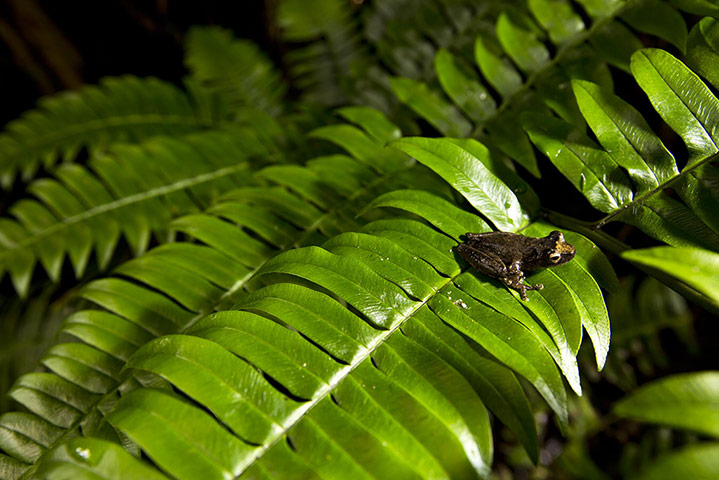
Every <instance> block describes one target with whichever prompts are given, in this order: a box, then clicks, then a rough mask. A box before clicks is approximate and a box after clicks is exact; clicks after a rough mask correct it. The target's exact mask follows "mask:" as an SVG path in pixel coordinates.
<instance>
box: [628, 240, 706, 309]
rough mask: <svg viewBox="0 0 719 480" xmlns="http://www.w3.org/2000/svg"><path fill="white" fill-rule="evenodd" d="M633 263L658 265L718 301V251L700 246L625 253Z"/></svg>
mask: <svg viewBox="0 0 719 480" xmlns="http://www.w3.org/2000/svg"><path fill="white" fill-rule="evenodd" d="M622 257H624V258H626V259H627V260H629V261H630V262H635V263H638V264H640V265H645V266H647V267H651V268H656V269H658V270H661V271H663V272H665V273H667V274H669V275H671V276H673V277H676V278H678V279H679V280H681V281H682V282H684V283H686V284H687V285H689V286H691V287H692V288H694V289H696V290H697V291H699V292H701V293H703V294H704V295H706V296H707V297H709V298H711V299H713V300H714V301H716V302H719V285H717V282H716V278H717V277H716V275H717V274H716V272H717V268H719V254H717V253H714V252H710V251H707V250H701V249H698V248H677V247H655V248H647V249H644V250H632V251H628V252H625V253H624V254H622Z"/></svg>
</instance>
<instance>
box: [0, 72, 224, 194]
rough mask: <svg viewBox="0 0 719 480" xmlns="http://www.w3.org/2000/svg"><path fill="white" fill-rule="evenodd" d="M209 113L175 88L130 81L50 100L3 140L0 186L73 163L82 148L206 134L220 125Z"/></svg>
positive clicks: (120, 80)
mask: <svg viewBox="0 0 719 480" xmlns="http://www.w3.org/2000/svg"><path fill="white" fill-rule="evenodd" d="M211 113H212V112H210V111H204V112H203V111H200V110H196V109H195V108H194V107H193V105H192V102H191V100H190V98H189V97H188V95H187V94H186V93H185V92H183V91H182V90H180V89H179V88H177V87H176V86H174V85H172V84H171V83H168V82H165V81H162V80H158V79H156V78H145V79H141V78H137V77H133V76H129V75H128V76H123V77H112V78H107V79H105V80H103V81H102V82H100V85H98V86H87V87H83V88H81V89H79V90H77V91H71V92H63V93H60V94H58V95H55V96H51V97H46V98H44V99H42V100H40V102H39V105H38V108H37V109H35V110H30V111H29V112H27V113H25V114H24V115H23V116H22V117H20V118H19V119H17V120H14V121H12V122H10V123H9V124H8V125H7V126H6V127H5V132H4V133H2V134H1V135H0V180H2V184H3V186H5V187H7V186H9V185H10V184H11V183H12V182H13V180H14V178H15V176H16V174H17V173H18V172H21V173H22V174H23V176H24V177H25V178H26V179H29V178H32V177H33V176H34V174H35V172H36V171H37V169H38V168H39V167H40V166H41V165H45V166H50V165H54V164H55V163H56V162H57V161H58V160H60V159H62V160H64V161H72V160H74V158H75V156H76V154H77V153H78V151H79V150H80V149H81V148H83V147H88V148H90V149H96V148H98V147H105V146H108V145H109V144H111V143H113V142H117V141H128V142H135V141H138V140H141V139H144V138H148V137H150V136H154V135H160V134H165V135H182V134H186V133H190V132H195V131H200V130H204V129H206V128H208V127H211V126H212V125H214V124H215V123H216V122H217V119H216V118H214V117H213V116H212V114H211Z"/></svg>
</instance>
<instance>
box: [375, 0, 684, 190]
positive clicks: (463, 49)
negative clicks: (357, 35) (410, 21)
mask: <svg viewBox="0 0 719 480" xmlns="http://www.w3.org/2000/svg"><path fill="white" fill-rule="evenodd" d="M445 3H446V5H443V6H442V7H438V6H437V5H436V4H435V2H424V3H423V5H431V6H433V8H436V9H440V10H443V11H445V12H450V11H452V9H460V10H462V11H463V12H464V17H471V16H474V19H473V21H472V22H465V23H463V24H462V25H453V26H454V30H457V31H458V32H459V38H462V37H463V36H464V37H469V38H468V39H465V41H460V40H458V35H457V33H456V32H455V31H453V29H451V28H449V25H447V24H446V22H444V21H441V20H438V18H439V14H434V15H432V14H430V13H431V12H428V11H425V12H423V11H422V10H421V9H418V10H417V13H416V15H417V16H419V15H420V13H423V15H422V16H421V17H420V18H421V19H422V20H424V21H423V22H419V20H418V22H419V23H420V25H421V27H420V29H422V28H424V30H423V32H424V36H423V42H424V44H426V47H427V48H426V51H423V52H422V54H421V55H420V54H419V51H420V50H419V49H416V48H415V53H414V57H421V58H422V59H424V62H425V63H426V59H427V58H433V59H434V64H433V68H434V71H433V72H431V73H432V74H431V75H428V74H426V73H423V72H425V71H427V69H428V68H430V67H428V66H426V65H423V64H422V62H420V60H419V59H418V60H416V61H414V62H413V61H411V60H409V59H411V58H413V57H412V55H410V54H407V55H402V54H401V53H399V52H402V51H403V50H402V49H397V48H394V47H395V46H396V45H395V44H394V42H393V40H394V39H393V38H392V33H385V34H384V35H383V36H384V37H387V38H385V39H384V41H385V42H386V43H387V44H388V45H387V47H386V50H387V51H388V52H391V53H392V55H394V56H395V57H397V58H396V59H395V62H394V63H395V64H397V70H398V71H397V72H396V73H395V75H398V76H395V77H394V78H392V79H391V85H392V89H393V90H394V92H395V93H396V95H397V96H398V98H399V99H400V100H401V101H402V102H403V103H405V104H406V105H408V106H409V107H410V108H411V109H412V110H414V112H415V113H416V114H417V115H419V116H420V117H422V118H424V119H425V120H427V121H428V122H429V123H430V124H431V125H433V126H434V127H435V128H436V129H437V130H438V131H439V132H440V133H442V134H443V135H449V136H460V137H472V138H476V139H479V140H480V141H482V142H483V143H485V144H487V145H488V146H490V148H494V149H497V150H498V151H501V152H503V153H505V154H506V155H508V156H509V157H510V158H512V159H513V160H514V161H516V162H518V163H519V164H521V165H522V166H524V167H525V168H526V169H527V170H528V171H530V172H531V173H532V174H534V175H536V176H538V175H539V170H538V168H537V161H536V158H535V155H534V152H533V150H532V146H531V143H530V141H529V139H528V138H527V135H526V134H525V133H524V132H523V131H522V128H521V125H520V124H519V122H518V118H519V115H520V114H521V113H523V112H537V113H540V114H549V113H550V112H554V113H555V114H556V115H558V116H559V117H560V118H562V119H563V120H565V121H566V122H568V123H571V124H574V125H576V126H578V127H579V128H582V127H583V126H584V120H583V118H582V115H581V114H580V112H579V109H578V108H577V104H576V101H575V99H574V95H573V94H572V91H571V88H570V85H571V81H572V80H573V79H581V80H586V81H591V82H594V83H596V84H599V85H602V86H603V87H605V88H611V86H612V76H611V74H610V71H609V68H608V67H609V66H610V65H612V66H614V67H617V68H620V69H624V70H628V69H629V57H630V55H631V54H632V53H633V52H634V51H635V50H637V49H639V48H641V46H642V44H641V42H640V41H639V39H638V38H637V35H638V34H643V33H649V34H653V35H657V36H660V37H663V38H665V39H666V40H667V41H670V42H673V43H674V44H675V45H676V46H677V47H678V48H680V49H684V47H685V44H686V37H687V33H686V26H685V24H684V21H683V20H682V18H681V15H680V14H679V13H678V12H677V11H676V10H675V9H674V7H672V6H671V5H670V4H668V3H667V2H659V1H650V2H615V1H605V2H582V1H580V2H577V3H573V2H569V1H563V0H561V1H556V0H552V1H544V0H542V1H516V2H494V3H493V2H486V3H483V5H482V7H472V6H471V5H470V4H471V3H472V2H465V4H462V2H445ZM425 10H426V9H425ZM448 15H449V13H448ZM400 18H402V16H401V14H399V15H398V18H396V19H395V22H399V19H400ZM451 18H463V16H462V15H452V17H451ZM433 19H434V20H433ZM586 19H588V20H589V23H585V22H586ZM390 24H391V23H389V22H388V23H387V24H386V25H385V27H386V28H384V29H379V28H376V30H377V31H381V32H395V31H397V29H391V28H388V27H389V25H390ZM405 42H406V40H405ZM381 44H382V43H381V42H380V45H381ZM405 50H406V49H405ZM428 54H429V55H428ZM399 55H401V60H402V62H403V63H400V58H399ZM430 55H431V56H430ZM406 65H409V67H413V68H409V67H407V66H406ZM402 66H405V67H404V68H402ZM408 68H409V70H408ZM477 70H478V71H479V72H478V71H477Z"/></svg>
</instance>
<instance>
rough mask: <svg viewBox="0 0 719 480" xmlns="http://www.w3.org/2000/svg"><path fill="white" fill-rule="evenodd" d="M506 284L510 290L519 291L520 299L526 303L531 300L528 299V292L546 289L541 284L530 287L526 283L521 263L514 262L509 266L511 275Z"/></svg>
mask: <svg viewBox="0 0 719 480" xmlns="http://www.w3.org/2000/svg"><path fill="white" fill-rule="evenodd" d="M504 283H505V284H506V285H507V286H508V287H509V288H513V289H514V290H516V291H518V292H519V296H520V298H521V299H522V300H524V301H525V302H526V301H527V300H529V299H528V298H527V290H541V289H543V288H544V285H543V284H541V283H538V284H536V285H528V284H526V283H524V273H523V272H522V268H521V265H520V264H519V262H513V263H512V264H511V265H510V266H509V275H508V276H507V278H506V279H505V282H504Z"/></svg>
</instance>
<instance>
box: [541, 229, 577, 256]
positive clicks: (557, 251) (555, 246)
mask: <svg viewBox="0 0 719 480" xmlns="http://www.w3.org/2000/svg"><path fill="white" fill-rule="evenodd" d="M547 238H548V239H549V240H550V243H551V248H550V249H549V250H548V251H547V260H548V263H549V264H550V265H561V264H563V263H567V262H568V261H570V260H571V259H573V258H574V254H575V253H576V249H575V248H574V245H572V244H571V243H567V242H566V241H565V240H564V234H562V232H560V231H557V230H555V231H553V232H552V233H550V234H549V235H547Z"/></svg>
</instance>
